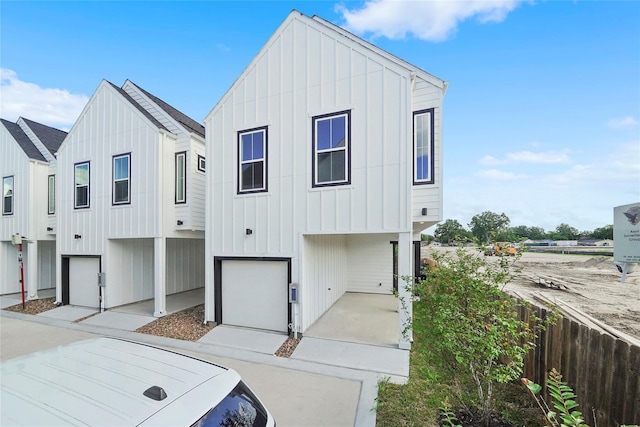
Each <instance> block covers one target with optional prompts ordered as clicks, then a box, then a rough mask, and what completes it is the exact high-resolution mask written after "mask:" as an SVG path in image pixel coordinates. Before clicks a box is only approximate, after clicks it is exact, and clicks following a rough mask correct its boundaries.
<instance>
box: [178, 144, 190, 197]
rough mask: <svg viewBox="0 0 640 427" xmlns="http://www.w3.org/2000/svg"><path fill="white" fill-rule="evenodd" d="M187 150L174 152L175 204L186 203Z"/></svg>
mask: <svg viewBox="0 0 640 427" xmlns="http://www.w3.org/2000/svg"><path fill="white" fill-rule="evenodd" d="M186 168H187V152H186V151H182V152H180V153H176V204H181V203H187V170H186Z"/></svg>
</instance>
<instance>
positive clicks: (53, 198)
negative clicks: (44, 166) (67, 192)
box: [47, 175, 56, 215]
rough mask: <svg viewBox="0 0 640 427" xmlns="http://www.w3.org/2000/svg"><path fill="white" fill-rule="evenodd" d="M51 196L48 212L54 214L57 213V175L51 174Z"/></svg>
mask: <svg viewBox="0 0 640 427" xmlns="http://www.w3.org/2000/svg"><path fill="white" fill-rule="evenodd" d="M48 189H49V198H48V202H47V213H48V214H49V215H53V214H54V213H56V176H55V175H49V184H48Z"/></svg>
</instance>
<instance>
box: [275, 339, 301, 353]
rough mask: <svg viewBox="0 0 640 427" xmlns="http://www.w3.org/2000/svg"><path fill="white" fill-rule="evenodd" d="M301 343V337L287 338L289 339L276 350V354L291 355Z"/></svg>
mask: <svg viewBox="0 0 640 427" xmlns="http://www.w3.org/2000/svg"><path fill="white" fill-rule="evenodd" d="M299 343H300V339H295V338H287V340H286V341H285V342H284V343H283V344H282V345H281V346H280V348H279V349H278V351H276V356H278V357H289V356H291V355H292V354H293V351H294V350H295V349H296V347H297V346H298V344H299Z"/></svg>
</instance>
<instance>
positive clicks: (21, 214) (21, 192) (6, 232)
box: [0, 125, 32, 243]
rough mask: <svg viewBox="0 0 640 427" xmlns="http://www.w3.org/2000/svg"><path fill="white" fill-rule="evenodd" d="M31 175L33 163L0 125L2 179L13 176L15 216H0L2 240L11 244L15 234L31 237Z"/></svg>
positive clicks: (0, 238) (0, 177)
mask: <svg viewBox="0 0 640 427" xmlns="http://www.w3.org/2000/svg"><path fill="white" fill-rule="evenodd" d="M31 174H32V166H31V161H30V160H29V158H28V157H27V156H26V154H25V153H24V151H22V148H20V146H19V145H18V143H17V142H15V140H14V139H13V137H12V136H11V134H10V133H9V132H8V131H7V130H6V128H5V127H4V126H2V125H0V179H2V178H4V177H6V176H13V186H14V196H13V214H12V215H0V240H3V241H8V242H9V243H10V242H11V236H12V235H13V234H15V233H20V234H22V235H23V236H26V237H30V236H29V233H30V232H31V229H30V215H29V213H30V210H29V200H30V191H31V190H32V188H31V187H32V176H31ZM0 185H2V181H0ZM0 212H1V211H0Z"/></svg>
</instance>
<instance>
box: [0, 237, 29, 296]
mask: <svg viewBox="0 0 640 427" xmlns="http://www.w3.org/2000/svg"><path fill="white" fill-rule="evenodd" d="M23 257H24V254H23ZM0 266H1V268H0V295H5V294H12V293H16V292H20V283H19V282H18V249H17V247H16V246H13V245H12V244H11V241H0Z"/></svg>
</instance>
